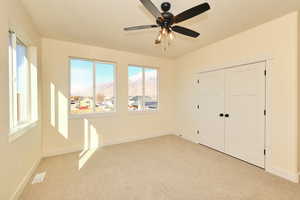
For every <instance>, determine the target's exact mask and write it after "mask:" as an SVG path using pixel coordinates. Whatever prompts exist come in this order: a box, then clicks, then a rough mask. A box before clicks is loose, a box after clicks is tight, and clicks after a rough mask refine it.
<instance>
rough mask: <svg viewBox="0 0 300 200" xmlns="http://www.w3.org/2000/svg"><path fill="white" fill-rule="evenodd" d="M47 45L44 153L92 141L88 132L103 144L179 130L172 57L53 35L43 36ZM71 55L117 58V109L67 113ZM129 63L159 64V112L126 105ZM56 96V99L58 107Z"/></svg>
mask: <svg viewBox="0 0 300 200" xmlns="http://www.w3.org/2000/svg"><path fill="white" fill-rule="evenodd" d="M42 49H43V52H42V57H43V60H42V66H43V67H42V68H43V69H42V74H43V109H44V111H45V112H44V114H43V144H44V145H43V148H44V149H43V150H44V155H54V154H58V153H62V152H68V151H75V150H79V149H80V148H82V147H83V146H84V145H85V144H86V143H87V142H88V141H87V140H88V139H86V138H85V135H86V134H89V135H91V134H94V135H93V136H90V137H95V138H99V140H98V141H99V144H100V145H107V144H114V143H120V142H125V141H131V140H135V139H141V138H147V137H155V136H157V135H161V134H171V133H173V132H174V129H175V127H174V123H173V119H174V106H173V102H174V99H173V91H174V82H173V81H174V79H173V76H174V71H173V70H174V68H173V66H172V62H171V61H170V60H167V59H162V58H155V57H149V56H142V55H138V54H133V53H128V52H122V51H115V50H110V49H104V48H99V47H93V46H87V45H80V44H75V43H70V42H62V41H57V40H52V39H43V40H42ZM69 56H71V57H80V58H88V59H97V60H103V61H112V62H116V63H117V100H118V102H117V112H116V113H115V114H113V115H110V116H100V117H96V118H81V119H68V94H69V64H68V62H69ZM128 64H135V65H142V66H152V67H158V68H159V76H160V110H159V112H157V113H129V112H128V111H127V65H128ZM51 84H52V85H53V86H54V87H55V95H52V96H51V89H50V88H51ZM53 86H52V87H53ZM51 97H52V99H53V98H54V99H55V103H54V104H55V106H54V107H55V111H53V112H51V105H54V104H53V102H52V104H51ZM51 119H52V120H51ZM85 123H86V124H87V125H88V131H86V125H85Z"/></svg>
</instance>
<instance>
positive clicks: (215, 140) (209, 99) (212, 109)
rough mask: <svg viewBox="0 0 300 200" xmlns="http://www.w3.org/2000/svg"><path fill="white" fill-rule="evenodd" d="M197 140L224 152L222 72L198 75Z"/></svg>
mask: <svg viewBox="0 0 300 200" xmlns="http://www.w3.org/2000/svg"><path fill="white" fill-rule="evenodd" d="M198 85H199V89H198V91H199V99H198V102H199V115H198V116H199V141H200V143H201V144H203V145H206V146H209V147H211V148H214V149H217V150H219V151H222V152H224V150H225V149H224V139H225V138H224V137H225V136H224V117H220V116H219V115H220V113H224V98H225V96H224V72H223V71H217V72H208V73H203V74H200V75H199V84H198Z"/></svg>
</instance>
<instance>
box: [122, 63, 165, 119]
mask: <svg viewBox="0 0 300 200" xmlns="http://www.w3.org/2000/svg"><path fill="white" fill-rule="evenodd" d="M129 67H140V68H142V77H143V98H142V105H143V107H142V109H141V110H129V109H128V103H127V111H128V113H129V114H151V113H153V114H155V113H158V112H159V111H160V94H159V88H160V87H159V85H160V82H159V80H160V71H159V68H157V67H149V66H142V65H135V64H129V65H128V66H127V84H128V85H127V88H128V86H129V77H128V68H129ZM145 69H155V70H156V71H157V86H156V87H157V88H156V90H157V109H156V110H145V105H144V97H145ZM128 99H129V91H128V92H127V100H128Z"/></svg>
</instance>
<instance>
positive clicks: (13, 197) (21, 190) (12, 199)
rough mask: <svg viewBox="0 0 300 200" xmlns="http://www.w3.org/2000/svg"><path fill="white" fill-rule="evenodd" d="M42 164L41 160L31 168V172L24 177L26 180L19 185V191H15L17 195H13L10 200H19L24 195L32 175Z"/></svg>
mask: <svg viewBox="0 0 300 200" xmlns="http://www.w3.org/2000/svg"><path fill="white" fill-rule="evenodd" d="M40 162H41V158H40V159H38V160H37V161H36V162H35V163H34V164H33V165H32V167H31V168H30V170H29V171H28V172H27V174H26V175H25V176H24V178H23V179H22V181H21V183H20V184H19V185H18V187H17V190H16V191H15V193H14V194H13V195H12V197H11V198H10V200H18V199H19V198H20V196H21V194H22V193H23V191H24V189H25V187H26V185H27V183H29V181H30V178H31V177H32V175H33V174H34V172H35V170H36V169H37V167H38V166H39V164H40Z"/></svg>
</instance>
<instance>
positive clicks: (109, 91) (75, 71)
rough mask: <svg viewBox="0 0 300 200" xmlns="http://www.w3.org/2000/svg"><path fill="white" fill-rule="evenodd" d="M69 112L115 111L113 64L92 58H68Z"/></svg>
mask: <svg viewBox="0 0 300 200" xmlns="http://www.w3.org/2000/svg"><path fill="white" fill-rule="evenodd" d="M70 76H71V80H70V113H71V114H72V115H78V114H89V113H107V112H114V111H115V65H114V64H112V63H104V62H98V61H92V60H83V59H71V60H70Z"/></svg>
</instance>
